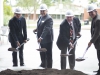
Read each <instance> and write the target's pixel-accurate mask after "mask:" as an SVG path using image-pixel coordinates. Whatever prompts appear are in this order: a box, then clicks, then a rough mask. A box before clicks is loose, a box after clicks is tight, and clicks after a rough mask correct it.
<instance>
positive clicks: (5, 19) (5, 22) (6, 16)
mask: <svg viewBox="0 0 100 75" xmlns="http://www.w3.org/2000/svg"><path fill="white" fill-rule="evenodd" d="M10 18H11V17H10V16H8V15H4V18H3V25H4V26H8V23H9V20H10Z"/></svg>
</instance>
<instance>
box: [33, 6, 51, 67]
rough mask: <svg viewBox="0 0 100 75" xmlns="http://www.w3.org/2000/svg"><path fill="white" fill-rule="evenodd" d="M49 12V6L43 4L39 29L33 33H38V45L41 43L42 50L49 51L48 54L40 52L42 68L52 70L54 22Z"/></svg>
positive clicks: (38, 23) (38, 24)
mask: <svg viewBox="0 0 100 75" xmlns="http://www.w3.org/2000/svg"><path fill="white" fill-rule="evenodd" d="M47 12H48V11H47V5H46V4H41V5H40V16H39V19H38V21H37V28H36V29H35V30H34V31H33V32H37V37H38V43H40V46H41V48H46V49H47V51H46V52H40V57H41V65H40V66H41V67H43V68H52V44H53V28H52V27H53V20H52V18H51V16H50V15H48V13H47Z"/></svg>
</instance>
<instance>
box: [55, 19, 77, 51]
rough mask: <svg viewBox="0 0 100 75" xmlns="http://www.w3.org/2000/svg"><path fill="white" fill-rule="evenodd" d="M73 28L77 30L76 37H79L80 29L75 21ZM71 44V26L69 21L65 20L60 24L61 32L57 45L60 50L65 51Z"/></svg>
mask: <svg viewBox="0 0 100 75" xmlns="http://www.w3.org/2000/svg"><path fill="white" fill-rule="evenodd" d="M73 26H74V29H75V35H76V36H77V33H78V28H77V25H76V22H75V20H74V19H73ZM69 42H70V26H69V23H68V22H67V20H66V19H65V20H64V21H63V22H62V23H61V24H60V32H59V36H58V39H57V42H56V44H57V46H58V48H59V49H60V50H63V49H65V48H66V47H68V46H69Z"/></svg>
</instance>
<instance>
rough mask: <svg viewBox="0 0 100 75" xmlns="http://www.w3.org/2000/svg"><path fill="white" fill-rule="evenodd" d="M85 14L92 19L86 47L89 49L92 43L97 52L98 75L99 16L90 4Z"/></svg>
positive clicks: (99, 74) (99, 52)
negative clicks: (89, 37)
mask: <svg viewBox="0 0 100 75" xmlns="http://www.w3.org/2000/svg"><path fill="white" fill-rule="evenodd" d="M87 12H88V13H89V16H90V17H91V18H92V23H91V40H90V42H89V43H88V46H89V47H90V46H91V44H92V43H93V44H94V46H95V48H96V50H97V58H98V61H99V69H98V72H97V74H96V75H100V15H98V13H97V11H96V6H95V5H93V4H90V5H89V6H88V9H87Z"/></svg>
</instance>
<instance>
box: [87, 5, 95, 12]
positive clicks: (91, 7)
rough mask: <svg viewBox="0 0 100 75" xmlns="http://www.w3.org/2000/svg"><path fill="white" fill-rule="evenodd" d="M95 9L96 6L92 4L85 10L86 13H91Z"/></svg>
mask: <svg viewBox="0 0 100 75" xmlns="http://www.w3.org/2000/svg"><path fill="white" fill-rule="evenodd" d="M95 9H96V5H94V4H89V5H88V8H87V12H91V11H93V10H95Z"/></svg>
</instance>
